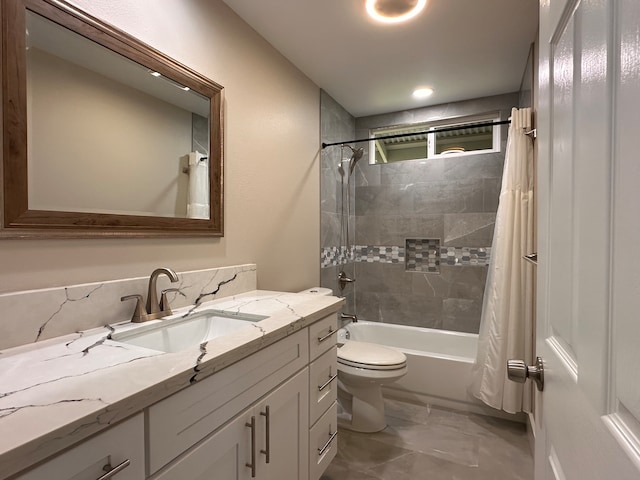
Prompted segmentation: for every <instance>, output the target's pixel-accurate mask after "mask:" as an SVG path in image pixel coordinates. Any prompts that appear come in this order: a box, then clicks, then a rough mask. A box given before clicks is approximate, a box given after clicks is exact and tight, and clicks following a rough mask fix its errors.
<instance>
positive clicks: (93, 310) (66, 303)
mask: <svg viewBox="0 0 640 480" xmlns="http://www.w3.org/2000/svg"><path fill="white" fill-rule="evenodd" d="M149 273H151V272H149ZM178 279H179V281H178V282H177V283H173V284H172V283H171V282H170V281H169V279H168V278H167V277H166V276H164V275H162V276H160V277H159V278H158V284H157V288H158V298H159V296H160V291H161V290H162V289H166V288H177V289H178V291H177V292H172V293H169V294H168V299H169V302H170V305H171V307H172V308H174V309H176V308H180V307H185V306H187V305H193V304H195V303H196V302H201V301H209V300H214V299H218V298H224V297H229V296H233V295H238V294H240V293H244V292H249V291H252V290H255V289H256V287H257V268H256V265H254V264H247V265H237V266H231V267H220V268H211V269H205V270H194V271H189V272H181V273H180V272H178ZM148 283H149V277H148V276H147V277H139V278H128V279H122V280H112V281H108V282H102V283H100V282H97V283H88V284H83V285H70V286H66V287H56V288H47V289H42V290H29V291H22V292H12V293H5V294H0V312H2V314H1V316H0V350H3V349H7V348H11V347H16V346H19V345H25V344H29V343H34V342H39V341H42V340H46V339H49V338H53V337H58V336H61V335H66V334H70V333H74V332H77V331H81V330H88V329H90V328H96V327H101V326H104V325H106V324H113V323H119V322H125V321H127V320H129V319H130V318H131V315H132V313H133V310H134V307H135V300H129V301H126V302H121V301H120V298H121V297H123V296H125V295H132V294H141V295H143V298H144V299H145V301H146V297H147V288H148Z"/></svg>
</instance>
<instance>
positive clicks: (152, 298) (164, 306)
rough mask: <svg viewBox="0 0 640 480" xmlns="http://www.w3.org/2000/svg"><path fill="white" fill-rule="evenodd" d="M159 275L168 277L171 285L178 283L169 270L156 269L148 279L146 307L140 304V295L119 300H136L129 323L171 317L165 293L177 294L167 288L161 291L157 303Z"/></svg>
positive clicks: (174, 289) (175, 290)
mask: <svg viewBox="0 0 640 480" xmlns="http://www.w3.org/2000/svg"><path fill="white" fill-rule="evenodd" d="M160 275H166V276H167V277H169V280H171V282H172V283H175V282H177V281H178V275H176V272H174V271H173V270H171V269H170V268H157V269H156V270H154V271H153V272H152V273H151V276H150V277H149V292H148V293H147V307H146V308H145V307H144V306H143V304H142V295H126V296H124V297H122V298H121V299H120V301H121V302H124V301H125V300H136V307H135V310H134V311H133V316H132V317H131V321H132V322H135V323H140V322H146V321H147V320H156V319H158V318H162V317H166V316H167V315H171V313H172V312H171V307H170V306H169V300H168V299H167V293H169V292H177V291H178V289H177V288H167V289H166V290H163V291H162V294H161V300H160V301H158V290H157V286H156V283H157V281H158V277H159V276H160Z"/></svg>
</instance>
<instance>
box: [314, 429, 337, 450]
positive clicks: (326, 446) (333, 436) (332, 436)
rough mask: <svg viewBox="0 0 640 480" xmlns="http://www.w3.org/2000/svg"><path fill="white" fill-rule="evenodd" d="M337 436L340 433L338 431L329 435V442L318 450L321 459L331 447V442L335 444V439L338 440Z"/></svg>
mask: <svg viewBox="0 0 640 480" xmlns="http://www.w3.org/2000/svg"><path fill="white" fill-rule="evenodd" d="M337 435H338V431H337V430H336V431H335V432H333V433H331V434H330V435H329V440H327V443H325V444H324V446H323V447H322V448H319V449H318V456H319V457H321V456H322V454H323V453H324V452H325V450H327V448H329V445H331V442H333V439H334V438H336V436H337Z"/></svg>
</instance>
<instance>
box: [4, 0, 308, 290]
mask: <svg viewBox="0 0 640 480" xmlns="http://www.w3.org/2000/svg"><path fill="white" fill-rule="evenodd" d="M73 3H75V4H76V5H77V6H79V7H81V8H83V9H85V10H86V11H88V12H89V13H91V14H93V15H95V16H97V17H99V18H101V19H103V20H105V21H107V22H109V23H111V24H113V25H115V26H117V27H119V28H121V29H123V30H125V31H127V32H129V33H130V34H132V35H134V36H136V37H138V38H139V39H141V40H142V41H144V42H146V43H148V44H150V45H152V46H153V47H155V48H157V49H159V50H161V51H163V52H164V53H166V54H168V55H170V56H172V57H173V58H175V59H176V60H178V61H180V62H182V63H184V64H186V65H188V66H190V67H192V68H194V69H195V70H198V71H199V72H201V73H203V74H204V75H206V76H208V77H209V78H211V79H212V80H214V81H216V82H218V83H220V84H222V85H223V86H224V87H225V105H224V110H225V201H226V204H225V237H224V238H222V239H153V240H144V239H109V240H107V239H105V240H101V239H97V240H2V241H0V292H8V291H15V290H24V289H32V288H43V287H47V286H54V285H69V284H76V283H81V282H90V281H97V280H108V279H117V278H123V277H131V276H140V275H148V274H149V273H150V272H151V271H152V269H153V268H155V267H157V266H160V265H163V266H165V265H166V266H170V267H172V268H174V269H176V270H188V269H198V268H205V267H214V266H224V265H234V264H239V263H245V262H255V263H257V265H258V286H259V288H264V289H275V290H290V291H295V290H297V289H302V288H305V287H308V286H311V285H314V284H317V283H318V282H319V145H318V144H319V140H318V138H319V137H318V135H319V91H318V88H317V86H315V85H314V84H313V83H312V82H311V81H310V80H309V79H308V78H306V77H305V76H304V75H303V74H302V73H300V72H299V71H298V70H297V69H296V68H294V67H293V66H292V65H291V64H290V63H289V62H288V61H286V60H285V59H284V58H283V57H281V56H280V55H279V54H278V53H277V52H275V51H274V50H273V48H272V47H271V46H269V45H268V44H267V43H266V42H265V41H264V40H263V39H262V38H261V37H259V36H258V35H257V34H256V33H255V32H254V31H253V30H252V29H251V28H250V27H248V26H247V25H246V24H245V23H244V22H243V21H242V20H240V19H239V18H238V17H237V16H236V15H235V14H234V13H233V12H232V11H231V10H230V9H229V8H228V7H227V6H226V5H225V4H224V3H223V2H222V1H220V0H189V1H184V0H163V1H162V2H161V4H159V3H158V2H155V1H153V0H138V1H136V2H131V1H129V0H75V1H74V2H73ZM117 301H118V299H114V302H117Z"/></svg>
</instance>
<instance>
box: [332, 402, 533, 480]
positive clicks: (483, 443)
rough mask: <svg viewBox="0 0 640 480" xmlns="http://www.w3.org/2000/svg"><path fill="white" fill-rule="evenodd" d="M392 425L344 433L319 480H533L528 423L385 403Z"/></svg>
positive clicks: (441, 409) (400, 403)
mask: <svg viewBox="0 0 640 480" xmlns="http://www.w3.org/2000/svg"><path fill="white" fill-rule="evenodd" d="M385 403H386V414H387V422H388V426H387V428H386V429H384V430H383V431H381V432H378V433H373V434H364V433H356V432H351V431H348V430H344V429H340V431H339V434H338V454H337V455H336V457H335V459H334V460H333V462H332V463H331V465H330V466H329V468H328V469H327V470H326V472H325V474H324V475H323V476H322V477H321V480H409V479H410V480H422V479H424V480H532V479H533V458H532V456H531V451H530V449H529V441H528V438H527V433H526V430H525V427H524V425H522V424H518V423H515V422H510V421H508V420H501V419H496V418H492V417H486V416H483V415H476V414H471V413H464V412H458V411H455V410H447V409H444V408H439V407H433V406H429V405H418V404H414V403H407V402H403V401H402V402H401V401H397V400H386V401H385Z"/></svg>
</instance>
